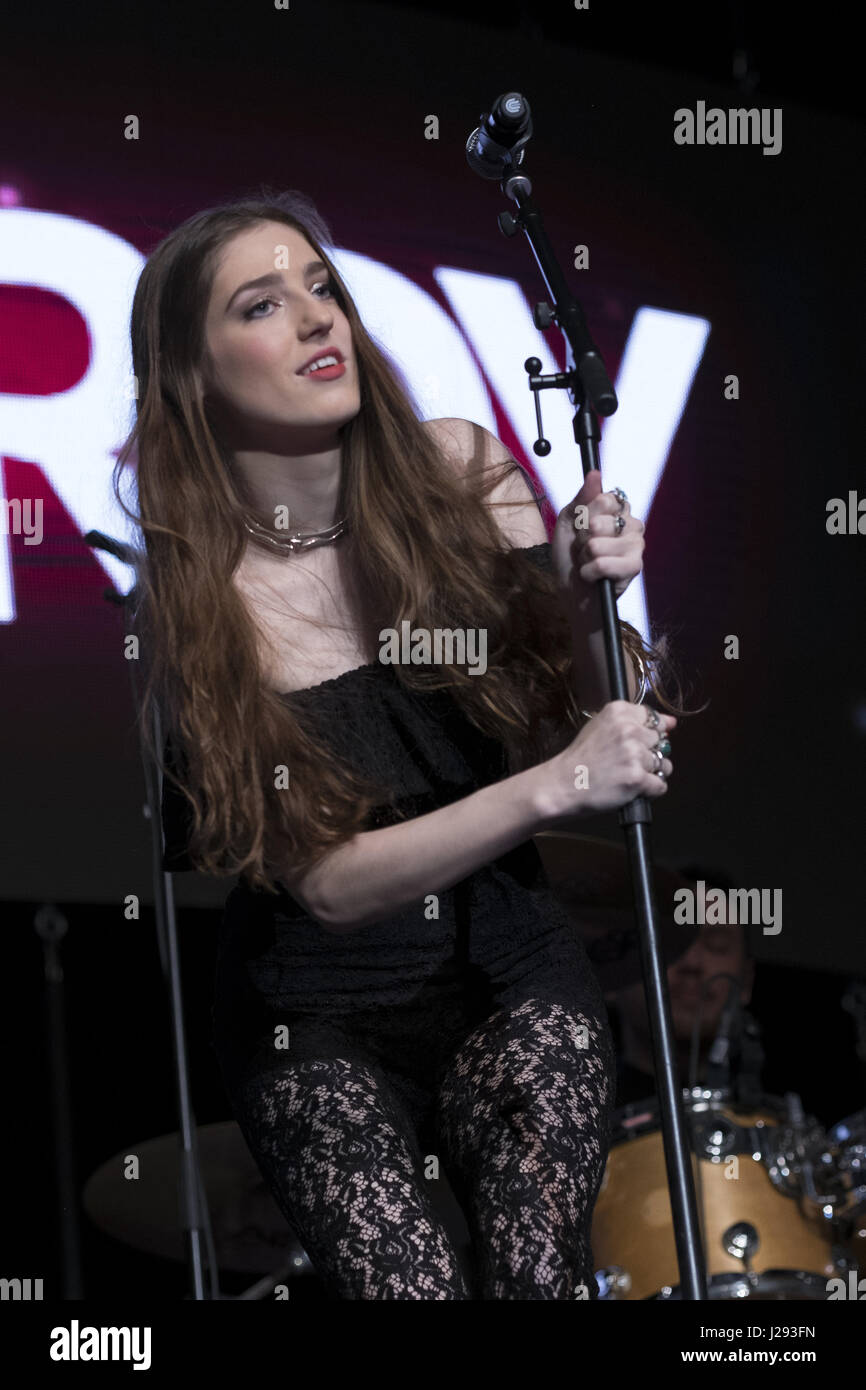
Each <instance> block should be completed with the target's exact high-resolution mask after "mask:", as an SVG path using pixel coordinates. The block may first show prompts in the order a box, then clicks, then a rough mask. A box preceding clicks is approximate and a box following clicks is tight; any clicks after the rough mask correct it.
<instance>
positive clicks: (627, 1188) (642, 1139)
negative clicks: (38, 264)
mask: <svg viewBox="0 0 866 1390" xmlns="http://www.w3.org/2000/svg"><path fill="white" fill-rule="evenodd" d="M684 1104H685V1112H686V1125H687V1133H688V1134H689V1136H690V1147H691V1150H692V1172H693V1174H694V1181H695V1193H696V1198H697V1207H698V1213H699V1220H700V1224H701V1240H702V1244H703V1250H704V1258H705V1260H706V1269H707V1285H708V1289H707V1291H708V1294H709V1297H710V1298H711V1299H733V1298H754V1299H773V1300H775V1299H779V1300H782V1299H797V1300H801V1299H818V1298H820V1299H826V1297H827V1280H828V1279H829V1278H832V1277H834V1276H836V1275H838V1274H839V1272H840V1264H839V1251H838V1248H837V1241H838V1229H837V1227H836V1225H835V1223H834V1222H831V1221H830V1220H829V1219H828V1216H827V1212H828V1210H830V1209H828V1208H822V1207H821V1206H820V1205H819V1204H816V1203H814V1202H806V1201H804V1200H803V1199H802V1198H803V1194H802V1190H801V1183H800V1180H799V1172H798V1164H797V1161H796V1159H795V1157H794V1154H795V1153H796V1146H795V1145H794V1144H793V1142H792V1136H791V1134H790V1132H789V1131H788V1130H787V1128H786V1123H785V1113H786V1112H785V1107H784V1104H783V1102H781V1101H778V1100H776V1099H775V1098H773V1097H765V1098H764V1101H763V1102H762V1108H761V1109H760V1110H755V1111H742V1110H739V1109H737V1108H735V1107H734V1106H733V1105H732V1104H730V1102H729V1098H728V1097H727V1096H726V1094H725V1093H723V1092H720V1091H709V1090H705V1089H701V1088H700V1087H696V1088H695V1089H694V1090H693V1091H687V1092H685V1093H684ZM809 1123H810V1126H811V1128H810V1129H809V1132H808V1136H807V1138H808V1142H809V1144H810V1146H811V1148H812V1149H813V1150H814V1151H816V1152H817V1151H818V1149H819V1147H820V1145H821V1143H823V1142H824V1135H823V1131H820V1130H818V1129H817V1128H816V1126H815V1122H814V1121H810V1122H809ZM592 1248H593V1256H594V1260H595V1266H596V1269H597V1270H598V1274H597V1279H598V1283H599V1289H600V1294H601V1297H602V1298H604V1299H632V1300H634V1299H649V1298H653V1299H678V1298H680V1297H681V1294H680V1291H679V1287H678V1286H679V1272H678V1265H677V1257H676V1245H675V1242H674V1234H673V1222H672V1217H671V1207H670V1199H669V1193H668V1183H667V1169H666V1165H665V1156H664V1145H663V1141H662V1131H661V1125H660V1120H659V1115H658V1107H657V1103H656V1102H655V1101H648V1102H646V1103H644V1104H639V1103H638V1104H632V1105H629V1106H626V1107H625V1109H624V1110H622V1111H620V1112H619V1115H618V1123H617V1124H616V1126H615V1129H614V1133H613V1138H612V1145H611V1150H610V1154H609V1157H608V1161H607V1167H606V1169H605V1173H604V1177H603V1179H602V1184H601V1190H600V1193H599V1197H598V1201H597V1203H596V1206H595V1212H594V1217H593V1226H592Z"/></svg>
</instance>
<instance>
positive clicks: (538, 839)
mask: <svg viewBox="0 0 866 1390" xmlns="http://www.w3.org/2000/svg"><path fill="white" fill-rule="evenodd" d="M533 840H534V843H535V846H536V848H537V850H538V853H539V854H540V856H541V862H542V864H543V866H544V871H545V874H546V875H547V879H548V882H549V884H550V886H551V888H552V890H553V892H554V894H555V896H556V897H557V899H558V900H559V902H560V903H561V904H562V906H563V907H564V908H565V910H566V912H567V913H568V915H569V917H570V918H571V920H572V922H573V923H574V925H575V927H576V928H577V930H578V931H579V933H580V936H581V939H582V940H583V943H584V945H585V947H586V951H587V955H588V956H589V959H590V961H591V962H592V965H593V968H594V969H595V973H596V975H597V976H598V979H599V982H600V984H601V986H602V989H603V990H604V992H605V994H614V993H616V992H617V991H618V990H621V989H625V988H627V987H628V986H629V985H633V984H636V983H637V982H638V981H639V980H640V979H641V978H642V976H643V971H642V968H641V959H640V946H639V938H638V928H637V917H636V914H635V910H634V896H633V893H632V885H631V871H630V867H629V861H628V854H627V852H626V849H625V847H624V846H623V845H616V844H613V843H612V842H611V841H610V840H602V839H599V838H598V837H595V836H590V835H577V834H574V833H573V832H571V831H558V830H542V831H539V833H538V834H537V835H534V836H533ZM652 873H653V889H654V899H655V906H656V923H657V926H658V936H659V946H660V950H661V955H662V960H663V962H664V965H665V966H666V967H667V966H669V965H673V964H674V962H675V961H677V960H679V959H680V957H681V956H684V955H685V953H686V951H687V950H688V949H689V947H690V946H691V945H692V944H693V943H694V941H695V937H696V935H697V933H698V932H699V931H700V928H699V927H697V926H680V925H679V924H678V923H676V922H675V921H674V917H673V914H674V906H675V904H674V893H675V892H677V890H678V889H681V888H689V889H693V888H694V884H693V883H692V882H691V880H690V879H688V878H685V877H684V876H683V875H682V874H680V873H677V871H676V870H675V869H666V868H662V867H661V866H659V865H654V866H653V869H652Z"/></svg>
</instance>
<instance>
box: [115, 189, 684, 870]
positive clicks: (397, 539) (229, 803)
mask: <svg viewBox="0 0 866 1390" xmlns="http://www.w3.org/2000/svg"><path fill="white" fill-rule="evenodd" d="M260 221H273V222H283V223H285V224H286V225H287V226H290V227H294V228H295V229H296V230H297V231H299V232H300V233H301V234H302V235H303V236H305V237H306V239H307V241H308V242H309V243H310V245H311V246H312V247H313V248H314V249H315V250H316V251H317V252H318V254H319V255H320V256H321V259H322V260H323V261H324V262H325V263H326V265H327V266H328V268H329V271H330V275H331V288H332V291H333V293H334V297H335V299H336V301H337V303H338V304H339V305H340V307H341V308H342V309H343V311H344V312H345V314H346V315H347V318H348V321H349V324H350V327H351V333H352V348H353V351H354V353H355V356H356V360H357V364H358V375H359V381H360V389H361V408H360V411H359V413H358V414H357V416H356V417H355V418H354V419H352V420H350V421H349V422H348V423H347V424H346V425H345V426H343V427H342V430H341V432H340V438H341V444H342V470H341V473H342V480H341V487H340V495H339V499H338V511H337V515H339V516H346V517H347V518H348V522H349V530H348V536H347V539H348V540H349V542H350V543H351V545H352V549H353V560H354V569H355V571H356V572H357V574H358V576H359V579H358V591H357V607H358V620H359V625H360V628H361V629H364V630H365V636H366V638H367V641H368V642H369V643H370V644H371V647H372V645H373V639H374V636H375V634H377V633H378V632H380V631H381V629H383V628H394V629H397V630H399V629H400V623H401V621H403V620H404V619H409V620H410V623H411V626H412V627H413V628H421V629H426V630H432V629H434V628H436V627H439V628H457V629H460V628H462V629H466V628H467V627H468V628H476V629H477V628H486V629H487V671H486V674H485V675H484V676H483V677H481V678H480V679H479V678H478V677H471V676H470V675H469V673H468V671H467V670H465V669H462V668H461V667H460V666H459V665H457V664H454V665H450V664H443V665H440V666H438V667H436V666H431V667H423V666H415V665H395V666H394V674H395V676H396V678H397V680H399V681H400V682H401V684H402V685H404V686H406V687H409V688H414V689H419V690H432V689H439V688H443V687H444V688H447V689H448V690H450V691H451V693H452V695H453V698H454V700H455V701H456V703H457V704H458V705H459V706H460V708H461V709H462V710H463V711H464V713H465V714H466V716H467V717H468V719H469V720H470V721H471V722H472V723H473V724H474V725H475V727H477V728H478V729H479V730H480V731H481V732H482V733H484V734H487V735H489V736H493V737H495V738H497V739H499V740H500V741H501V742H502V744H503V745H504V747H505V749H506V753H507V757H508V763H509V767H510V768H511V770H512V771H517V770H520V769H521V768H523V767H528V766H532V765H533V764H534V763H536V762H538V761H540V760H541V759H542V758H543V757H548V756H551V755H552V752H553V751H560V749H562V748H564V747H566V746H567V745H568V743H569V742H571V740H572V739H573V738H574V737H575V735H576V733H577V731H578V730H579V729H580V728H581V727H582V725H583V722H584V721H583V719H582V718H581V715H580V713H579V705H578V702H577V701H576V700H575V698H574V695H573V693H572V690H571V688H570V680H571V665H572V660H571V639H570V632H569V628H568V623H567V619H566V617H565V615H564V613H563V610H562V605H561V603H560V602H559V600H558V597H557V594H556V589H555V583H554V579H553V576H552V575H551V574H550V573H547V572H545V571H544V570H541V569H539V568H538V567H537V566H536V565H534V564H533V562H532V561H531V560H529V559H527V558H526V556H525V555H522V554H521V552H520V550H519V549H514V548H508V547H507V543H506V542H505V540H504V538H503V535H502V533H501V531H500V530H499V528H498V526H497V525H496V522H495V521H494V518H493V516H492V515H491V512H490V507H491V506H494V505H507V504H505V503H501V504H497V503H491V504H488V503H487V502H486V501H485V499H486V497H487V496H488V494H489V493H490V492H491V491H492V489H493V488H494V487H495V486H496V485H497V483H499V482H500V481H501V480H502V479H503V478H505V477H506V476H508V475H509V474H510V473H512V472H514V470H516V469H520V468H521V465H520V464H519V463H518V462H517V461H516V460H514V459H511V460H508V461H506V462H505V463H504V464H501V465H500V464H497V465H496V466H495V467H492V468H491V467H488V468H484V467H470V468H469V471H468V473H467V475H466V477H465V478H461V477H460V476H458V473H457V471H456V470H455V468H454V467H453V463H448V462H447V461H446V459H445V458H444V456H443V455H442V453H440V447H439V445H438V444H437V442H436V440H435V439H434V438H433V436H432V434H431V433H430V432H429V431H428V430H425V429H424V427H423V425H422V422H421V421H420V419H419V418H418V414H417V411H416V408H415V406H414V405H413V403H412V401H411V399H410V396H409V393H408V391H407V388H406V387H405V385H404V384H403V383H402V382H401V381H400V379H399V377H398V373H397V372H396V371H395V369H394V367H393V366H392V365H391V363H390V362H389V360H388V358H387V357H386V355H385V353H384V352H383V351H382V349H381V348H380V347H379V346H378V345H377V343H376V342H375V341H374V339H373V338H372V337H371V336H370V335H369V334H368V333H367V331H366V329H365V328H364V325H363V323H362V322H361V320H360V318H359V316H358V311H357V309H356V307H355V305H354V303H353V301H352V298H351V295H350V294H349V292H348V289H347V288H346V286H345V284H344V283H343V281H342V279H341V277H340V275H339V273H338V271H337V268H336V266H335V265H334V263H333V261H332V260H331V258H330V256H329V255H328V253H327V248H328V247H332V246H333V245H334V241H333V238H332V236H331V233H330V230H329V228H328V226H327V224H326V223H325V222H324V221H323V219H322V217H321V216H320V214H319V212H318V211H317V209H316V207H315V206H314V204H313V203H312V202H311V200H310V199H309V198H308V197H307V196H306V195H305V194H303V193H299V192H297V191H275V190H272V189H269V188H267V187H262V188H260V190H259V193H258V196H256V197H249V198H243V199H240V200H238V201H235V202H230V203H225V204H221V205H219V206H217V207H213V208H208V209H206V210H204V211H202V212H199V213H197V214H195V216H193V217H190V218H189V219H188V220H187V221H185V222H183V223H182V225H180V226H179V227H177V228H176V229H175V230H174V231H172V232H171V233H170V234H169V235H168V236H166V237H165V238H164V239H163V240H162V241H161V242H160V243H159V244H158V245H157V246H156V247H155V249H154V250H153V251H152V253H151V255H150V256H149V258H148V260H147V262H146V264H145V266H144V269H143V270H142V273H141V276H140V278H139V281H138V284H137V287H136V291H135V296H134V300H133V306H132V316H131V326H130V333H131V340H132V360H133V371H134V373H135V377H136V379H137V394H136V420H135V424H134V426H133V428H132V430H131V432H130V434H129V436H128V437H127V439H126V441H125V443H124V445H123V448H122V450H121V451H120V454H119V456H118V460H117V465H116V467H115V470H114V475H113V484H114V491H115V495H116V496H117V498H118V501H119V502H120V505H121V506H122V507H123V509H124V511H126V513H127V515H129V516H130V517H131V518H132V519H133V520H134V522H135V523H136V525H137V527H138V528H139V529H140V532H141V537H142V549H141V560H140V563H139V565H138V574H137V585H136V589H137V601H136V604H135V609H134V615H133V621H134V628H135V630H136V632H137V633H138V635H139V640H140V654H141V658H142V665H143V669H144V670H145V671H146V680H145V681H144V683H143V687H142V699H141V701H140V715H141V719H142V725H143V728H142V732H143V735H144V737H145V739H146V741H147V745H148V747H149V749H150V752H151V754H152V755H153V756H154V758H155V759H156V760H157V762H158V764H159V765H160V767H161V768H162V770H163V774H164V776H165V777H167V778H168V779H169V780H170V781H171V782H172V783H173V785H175V786H176V787H178V788H179V789H180V790H181V791H182V792H183V795H184V796H185V797H186V800H187V802H188V804H189V806H190V808H191V820H190V827H191V828H190V838H189V843H188V847H187V853H188V856H189V860H190V862H191V863H192V864H193V865H194V866H195V867H196V868H197V869H199V870H201V871H202V872H205V873H209V874H213V875H216V876H229V875H236V874H242V875H243V876H244V877H245V878H246V879H247V880H248V882H249V883H250V884H251V885H252V886H253V887H255V888H259V889H262V890H264V891H266V892H276V891H278V888H277V880H278V879H279V877H280V876H281V873H280V869H279V866H280V865H283V866H286V865H291V872H292V874H294V873H303V872H305V871H306V869H308V868H309V867H311V866H312V865H313V864H314V863H315V862H316V861H317V860H318V859H319V858H320V857H321V856H322V855H323V854H324V853H326V852H327V851H328V850H331V849H333V848H335V847H336V846H337V845H340V844H342V843H344V842H345V841H346V840H348V839H350V838H351V837H352V836H354V835H355V834H357V833H359V832H360V831H363V830H364V829H368V828H369V820H368V817H369V816H370V813H371V812H372V811H373V809H374V808H377V807H380V806H382V805H383V804H385V803H386V802H387V801H388V799H389V795H390V793H389V789H388V788H387V787H379V786H376V785H375V784H374V783H372V782H368V781H367V780H366V779H365V778H364V777H362V776H361V775H360V773H358V772H357V770H355V769H353V768H351V767H348V766H346V765H344V763H343V762H342V761H340V760H339V759H336V758H335V757H334V753H333V751H332V750H329V749H328V748H327V747H326V746H324V745H323V744H322V743H321V742H319V741H318V739H317V737H316V735H315V734H314V732H313V730H312V729H311V728H309V727H305V722H304V720H303V719H302V718H301V717H300V716H299V714H298V713H297V711H295V710H292V709H291V708H289V705H288V703H287V702H286V701H284V700H282V699H281V698H280V696H279V694H278V693H277V692H275V691H274V690H272V689H270V688H268V686H267V685H266V684H265V681H264V677H263V665H262V658H261V653H262V651H263V649H264V648H263V643H264V644H265V646H266V645H267V642H266V638H265V636H264V633H263V632H262V631H261V630H260V627H259V624H258V622H257V620H256V618H255V616H254V614H253V613H252V611H251V610H250V609H249V608H248V606H247V603H246V601H245V599H244V598H243V596H242V594H241V592H240V590H239V588H238V587H237V586H236V585H235V583H234V582H233V576H234V574H235V571H236V569H237V568H238V565H239V563H240V561H241V559H242V557H243V555H244V553H245V550H246V546H247V541H248V532H247V531H246V529H245V525H244V515H245V511H248V509H247V505H246V500H245V498H244V497H243V496H242V495H241V490H240V488H239V485H238V482H237V479H236V477H235V474H234V470H233V466H232V458H231V455H230V453H229V451H228V450H227V449H226V448H225V446H224V445H223V444H222V443H221V441H220V439H219V437H218V432H217V431H216V430H215V429H214V428H212V425H211V423H210V422H209V420H208V418H207V415H206V412H205V407H204V405H203V401H202V392H201V389H200V380H201V378H200V376H199V375H198V373H199V369H200V366H201V363H202V361H203V359H204V353H205V332H204V325H205V316H206V312H207V306H208V302H209V298H210V293H211V286H212V284H213V278H214V275H215V272H216V262H217V259H218V256H219V253H220V251H221V249H222V248H223V247H224V246H225V244H226V243H227V242H228V241H229V240H230V238H232V237H233V236H235V235H236V234H238V233H239V232H243V231H245V230H247V229H248V228H250V227H252V226H254V225H255V224H256V223H258V222H260ZM478 436H479V442H480V440H481V439H482V437H483V436H482V434H481V431H480V430H478ZM133 454H135V455H136V458H135V489H134V490H135V493H136V494H137V503H138V506H137V509H136V508H134V507H132V506H128V505H127V500H126V499H125V498H124V496H123V495H122V488H121V482H122V478H123V475H124V470H125V469H126V468H127V466H128V465H129V464H130V462H131V460H132V456H133ZM524 476H527V475H525V474H524ZM527 481H528V482H529V481H530V480H529V478H528V476H527ZM530 485H531V484H530ZM383 497H387V498H388V499H390V505H389V506H387V507H383V506H382V505H381V499H382V498H383ZM129 500H130V501H132V500H133V498H132V497H130V499H129ZM527 505H533V504H532V503H527ZM344 543H345V542H344ZM622 632H623V644H624V647H626V648H627V649H628V652H629V653H633V652H638V653H640V654H641V656H642V658H643V660H644V661H645V663H646V666H647V670H648V674H649V677H650V693H651V695H652V696H653V697H654V699H655V700H656V701H657V702H658V703H659V704H660V705H661V706H662V707H663V708H665V709H668V710H670V711H671V712H673V713H677V714H682V713H685V711H683V710H682V709H680V708H679V706H678V705H674V704H671V703H670V702H669V699H668V697H667V695H666V694H665V693H664V691H663V689H662V688H661V686H660V683H659V682H660V675H661V673H662V672H663V671H664V672H666V673H671V674H672V672H673V667H672V663H671V660H670V656H669V652H668V639H667V638H666V637H662V638H658V639H657V640H656V642H655V643H654V645H652V646H646V645H645V644H644V642H643V639H642V638H641V635H640V633H638V632H637V631H636V629H635V628H633V627H631V626H630V625H629V624H627V623H622ZM578 674H579V673H578ZM676 683H677V690H678V693H679V689H680V687H679V681H677V682H676ZM154 701H155V702H156V707H157V710H158V712H159V716H160V723H161V727H162V730H163V736H164V738H167V739H168V740H170V741H171V744H172V746H173V747H174V749H176V750H180V754H181V761H180V762H179V763H178V764H177V765H176V766H177V768H178V772H177V774H176V771H175V770H174V768H173V767H172V766H171V765H169V763H168V762H167V761H166V760H165V756H164V755H165V748H157V747H154V743H155V739H154V737H153V734H152V717H151V716H152V709H153V702H154ZM286 767H287V768H288V769H290V777H289V788H290V790H288V791H286V790H284V789H282V785H280V787H278V786H277V785H276V784H277V782H278V781H279V782H280V783H281V784H282V778H279V777H278V776H277V774H276V770H277V769H281V768H286ZM181 773H182V775H181ZM285 872H286V870H285V868H284V869H283V870H282V873H285Z"/></svg>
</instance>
